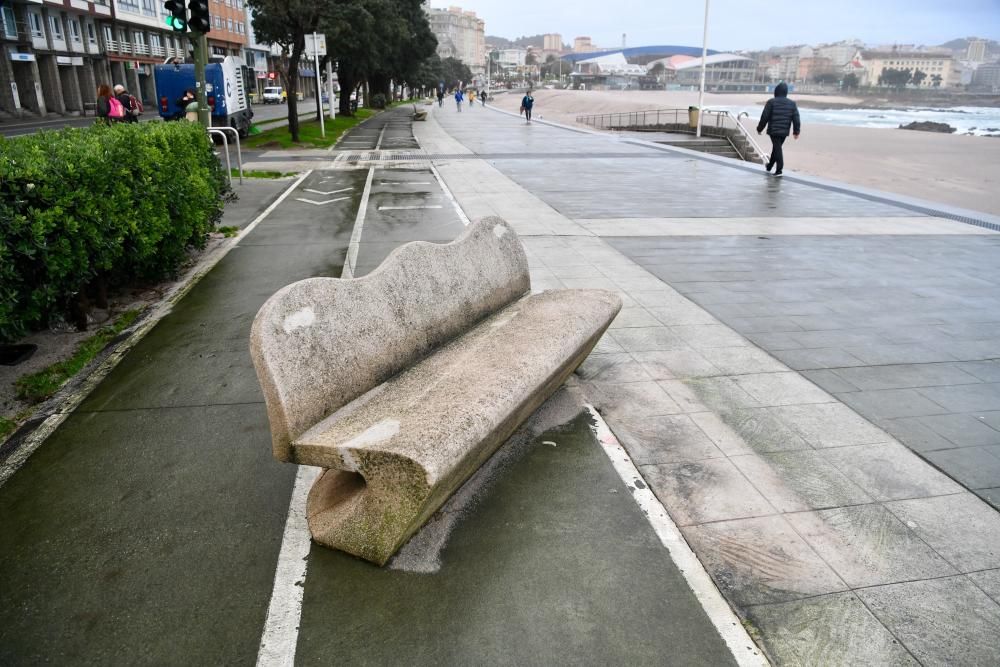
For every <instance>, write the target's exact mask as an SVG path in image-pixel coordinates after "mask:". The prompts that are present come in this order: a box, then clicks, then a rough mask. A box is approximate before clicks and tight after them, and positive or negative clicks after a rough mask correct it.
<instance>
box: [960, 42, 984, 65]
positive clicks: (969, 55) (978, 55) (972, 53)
mask: <svg viewBox="0 0 1000 667" xmlns="http://www.w3.org/2000/svg"><path fill="white" fill-rule="evenodd" d="M965 59H966V60H968V61H970V62H974V63H981V62H983V61H984V60H986V40H985V39H974V40H972V41H970V42H969V48H968V49H967V50H966V53H965Z"/></svg>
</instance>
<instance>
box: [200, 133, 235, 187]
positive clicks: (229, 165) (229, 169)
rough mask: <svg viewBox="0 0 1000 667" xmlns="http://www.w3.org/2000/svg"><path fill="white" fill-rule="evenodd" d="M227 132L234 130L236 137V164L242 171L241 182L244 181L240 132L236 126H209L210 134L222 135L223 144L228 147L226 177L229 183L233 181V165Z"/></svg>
mask: <svg viewBox="0 0 1000 667" xmlns="http://www.w3.org/2000/svg"><path fill="white" fill-rule="evenodd" d="M227 132H232V133H233V137H235V138H236V165H237V167H238V169H239V173H240V183H243V152H242V151H241V150H240V133H239V132H238V131H237V130H236V128H232V127H210V128H208V134H209V136H214V135H219V136H220V137H222V145H223V146H224V147H225V149H226V178H228V179H229V184H230V185H232V183H233V165H232V162H230V160H229V139H228V138H227V136H226V133H227Z"/></svg>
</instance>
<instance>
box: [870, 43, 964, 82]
mask: <svg viewBox="0 0 1000 667" xmlns="http://www.w3.org/2000/svg"><path fill="white" fill-rule="evenodd" d="M853 60H854V61H855V62H858V63H860V64H861V65H862V66H863V67H864V70H863V71H864V74H863V76H862V80H861V84H862V85H865V86H877V85H879V78H880V77H881V76H882V72H883V71H885V70H887V69H897V70H904V69H908V70H912V71H914V72H916V71H917V70H920V71H921V72H923V73H924V74H926V77H925V78H924V79H923V81H921V82H920V87H921V88H954V87H957V86H960V85H962V72H961V70H960V69H959V68H958V67H957V66H956V62H955V59H954V58H952V57H951V56H950V55H946V54H943V53H932V52H915V53H908V52H902V51H889V52H880V51H860V52H858V53H857V54H856V55H855V57H854V58H853Z"/></svg>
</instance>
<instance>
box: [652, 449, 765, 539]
mask: <svg viewBox="0 0 1000 667" xmlns="http://www.w3.org/2000/svg"><path fill="white" fill-rule="evenodd" d="M639 470H640V472H642V474H643V476H644V477H645V478H646V481H647V483H648V484H649V488H651V489H652V490H653V493H655V494H656V496H657V497H658V498H660V500H661V502H663V504H664V506H665V507H666V508H667V511H668V512H670V516H671V517H673V519H674V522H675V523H677V525H679V526H690V525H693V524H701V523H705V522H709V521H725V520H728V519H743V518H747V517H754V516H767V515H771V514H775V510H774V507H773V506H771V504H770V503H768V502H767V500H766V499H765V498H764V496H762V495H761V494H760V493H759V492H758V491H757V490H756V489H755V488H754V487H753V485H752V484H750V482H749V481H747V479H746V477H744V476H743V475H742V474H741V473H740V471H739V469H738V468H736V466H734V465H733V463H732V461H730V460H729V459H724V458H723V459H706V460H704V461H697V462H690V463H674V464H667V465H648V466H642V467H640V468H639Z"/></svg>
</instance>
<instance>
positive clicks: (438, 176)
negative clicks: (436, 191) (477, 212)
mask: <svg viewBox="0 0 1000 667" xmlns="http://www.w3.org/2000/svg"><path fill="white" fill-rule="evenodd" d="M431 173H432V174H434V178H435V179H437V182H438V185H440V186H441V189H442V190H443V191H444V194H445V196H446V197H448V199H449V200H450V201H451V205H452V206H454V207H455V213H457V214H458V219H459V220H461V221H462V224H463V225H465V226H468V225H469V223H470V222H472V221H471V220H469V216H467V215H466V214H465V211H463V210H462V207H461V206H459V205H458V200H457V199H455V195H453V194H452V193H451V190H449V189H448V186H447V185H445V182H444V179H443V178H441V174H439V173H438V170H437V167H435V166H434V164H433V163H431Z"/></svg>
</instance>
